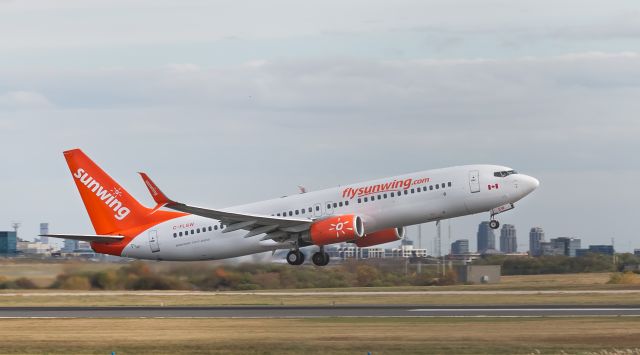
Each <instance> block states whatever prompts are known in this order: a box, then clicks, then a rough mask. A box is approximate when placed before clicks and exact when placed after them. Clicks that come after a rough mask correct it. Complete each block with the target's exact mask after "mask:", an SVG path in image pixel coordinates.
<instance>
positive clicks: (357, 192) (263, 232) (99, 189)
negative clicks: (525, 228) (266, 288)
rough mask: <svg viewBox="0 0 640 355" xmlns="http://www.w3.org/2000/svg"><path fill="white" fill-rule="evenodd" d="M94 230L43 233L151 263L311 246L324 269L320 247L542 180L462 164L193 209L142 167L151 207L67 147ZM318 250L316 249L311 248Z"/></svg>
mask: <svg viewBox="0 0 640 355" xmlns="http://www.w3.org/2000/svg"><path fill="white" fill-rule="evenodd" d="M64 157H65V159H66V161H67V165H68V166H69V169H70V170H71V175H72V177H73V180H74V181H75V184H76V187H77V188H78V191H79V192H80V197H81V198H82V201H83V202H84V205H85V207H86V210H87V212H88V214H89V218H90V219H91V222H92V224H93V227H94V229H95V233H96V234H46V235H43V236H48V237H56V238H66V239H74V240H82V241H88V242H90V244H91V247H92V249H93V250H94V251H95V252H97V253H103V254H110V255H117V256H122V257H127V258H136V259H148V260H172V261H191V260H217V259H227V258H233V257H238V256H244V255H250V254H255V253H262V252H266V251H272V252H275V251H276V250H281V249H284V250H289V252H288V253H287V256H286V260H287V262H288V263H289V264H290V265H301V264H303V263H304V261H305V254H304V253H303V252H302V251H300V248H302V247H307V246H316V247H317V251H316V252H314V253H313V255H312V256H311V260H312V262H313V264H315V265H317V266H325V265H327V264H328V263H329V254H328V253H327V252H326V251H325V246H327V245H331V244H336V243H345V242H346V243H354V244H355V245H357V246H358V247H369V246H373V245H378V244H384V243H389V242H393V241H397V240H401V239H402V238H404V235H405V231H406V229H405V228H406V227H407V226H410V225H415V224H421V223H426V222H433V221H436V222H437V221H440V220H443V219H450V218H454V217H460V216H465V215H472V214H477V213H483V212H489V220H490V222H489V224H490V227H491V228H493V229H497V228H498V227H499V226H500V223H499V222H498V220H497V219H496V218H495V216H496V215H498V214H500V213H503V212H505V211H508V210H511V209H513V208H514V207H515V205H514V204H515V202H517V201H519V200H520V199H522V198H524V197H525V196H527V195H528V194H530V193H531V192H532V191H534V190H535V189H536V188H537V187H538V186H539V184H540V183H539V181H538V180H537V179H535V178H534V177H531V176H528V175H524V174H521V173H518V172H516V171H515V170H513V169H511V168H509V167H505V166H500V165H465V166H456V167H450V168H444V169H435V170H425V171H420V172H416V173H411V174H405V175H398V176H393V177H388V178H383V179H378V180H371V181H364V182H359V183H355V184H349V185H344V186H338V187H333V188H329V189H324V190H319V191H307V192H305V193H301V194H296V195H292V196H284V197H281V198H275V199H271V200H266V201H260V202H255V203H250V204H245V205H239V206H234V207H229V208H224V209H210V208H205V207H197V206H192V205H189V204H186V203H183V202H178V201H175V200H173V199H170V198H169V197H167V195H166V194H165V193H163V192H162V190H160V188H158V186H157V185H156V184H155V183H154V182H153V181H152V180H151V179H150V178H149V176H148V175H147V174H145V173H139V174H140V176H141V177H142V180H143V182H144V184H145V185H146V187H147V189H148V190H149V193H150V194H151V196H152V197H153V199H154V201H155V203H156V206H155V207H153V208H149V207H146V206H143V205H142V204H141V203H140V202H138V201H137V200H136V199H135V198H134V197H133V196H132V195H130V194H129V193H128V192H127V190H125V189H124V188H123V187H122V186H121V185H120V184H118V183H117V182H116V181H115V180H113V179H112V178H111V177H110V176H109V175H108V174H107V173H106V172H104V171H103V170H102V169H101V168H100V167H99V166H98V165H97V164H96V163H94V162H93V161H92V160H91V159H90V158H89V157H88V156H87V155H86V154H85V153H84V152H82V150H80V149H72V150H68V151H65V152H64ZM314 250H315V248H314Z"/></svg>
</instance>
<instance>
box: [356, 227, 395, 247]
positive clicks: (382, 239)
mask: <svg viewBox="0 0 640 355" xmlns="http://www.w3.org/2000/svg"><path fill="white" fill-rule="evenodd" d="M405 233H406V231H405V229H404V227H399V228H389V229H384V230H381V231H378V232H375V233H371V234H365V235H364V237H362V238H359V239H357V240H356V241H355V242H354V243H356V245H357V246H358V247H360V248H364V247H370V246H372V245H378V244H384V243H389V242H395V241H396V240H400V239H402V238H404V234H405Z"/></svg>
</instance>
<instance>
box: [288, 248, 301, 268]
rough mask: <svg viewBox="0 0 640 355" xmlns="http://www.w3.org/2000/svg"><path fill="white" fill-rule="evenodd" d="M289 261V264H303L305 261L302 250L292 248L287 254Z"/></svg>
mask: <svg viewBox="0 0 640 355" xmlns="http://www.w3.org/2000/svg"><path fill="white" fill-rule="evenodd" d="M287 262H288V263H289V265H302V263H304V254H303V253H302V252H301V251H300V250H291V251H289V253H288V254H287Z"/></svg>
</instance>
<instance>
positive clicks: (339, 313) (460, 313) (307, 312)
mask: <svg viewBox="0 0 640 355" xmlns="http://www.w3.org/2000/svg"><path fill="white" fill-rule="evenodd" d="M594 316H629V317H638V316H640V305H629V306H576V305H556V306H548V305H544V306H542V305H540V306H531V305H526V306H511V305H510V306H430V305H392V306H381V305H362V306H360V305H358V306H294V307H292V306H230V307H0V318H329V317H400V318H402V317H594Z"/></svg>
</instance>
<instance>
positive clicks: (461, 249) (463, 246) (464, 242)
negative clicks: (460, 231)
mask: <svg viewBox="0 0 640 355" xmlns="http://www.w3.org/2000/svg"><path fill="white" fill-rule="evenodd" d="M468 253H469V239H458V240H456V241H455V242H453V243H451V254H453V255H461V254H468Z"/></svg>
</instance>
